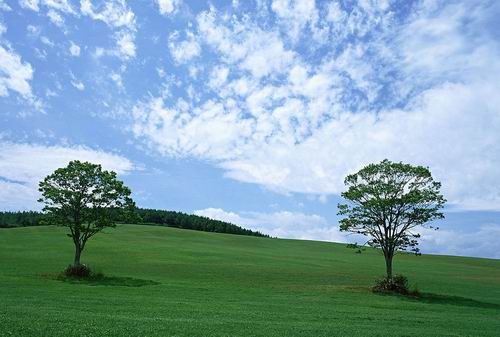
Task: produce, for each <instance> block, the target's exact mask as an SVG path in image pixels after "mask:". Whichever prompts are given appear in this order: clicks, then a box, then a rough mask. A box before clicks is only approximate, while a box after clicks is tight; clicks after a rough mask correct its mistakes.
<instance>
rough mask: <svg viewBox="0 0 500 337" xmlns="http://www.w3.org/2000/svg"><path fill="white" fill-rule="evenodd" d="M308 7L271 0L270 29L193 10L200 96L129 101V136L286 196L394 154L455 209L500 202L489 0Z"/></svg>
mask: <svg viewBox="0 0 500 337" xmlns="http://www.w3.org/2000/svg"><path fill="white" fill-rule="evenodd" d="M313 5H314V3H310V4H309V5H308V6H305V7H301V6H299V5H295V7H294V6H292V7H290V6H289V4H288V2H274V3H273V4H272V6H271V7H270V8H271V10H272V11H274V12H275V14H276V16H277V17H278V22H277V24H276V25H270V24H269V22H270V21H269V20H272V19H271V17H270V16H269V15H270V14H269V13H268V14H266V15H268V16H269V17H268V18H267V19H266V20H261V19H259V18H258V17H257V18H255V19H252V18H250V17H248V16H245V15H244V14H242V15H238V14H237V13H232V15H230V14H229V13H226V12H219V11H218V10H216V9H214V8H212V9H210V10H208V11H206V12H202V13H200V14H199V15H198V17H197V20H196V23H197V26H196V28H197V35H196V36H193V37H192V39H193V40H194V39H196V41H200V43H202V44H203V45H204V46H206V48H208V51H207V52H210V55H212V56H213V57H214V63H213V65H212V66H211V67H210V69H211V72H210V73H208V74H206V75H204V76H201V77H199V81H200V82H204V81H207V78H208V82H209V86H208V87H206V86H205V87H204V86H203V85H202V84H201V83H199V85H200V87H199V88H200V89H201V90H203V91H204V92H205V94H206V96H205V97H208V98H207V99H205V100H202V101H200V103H199V104H196V103H194V102H192V103H191V105H190V106H189V107H188V108H187V109H186V108H184V109H179V106H181V105H180V104H179V103H180V102H181V101H184V100H185V99H184V98H182V97H178V98H177V99H178V101H177V102H176V101H175V99H174V100H172V99H171V98H169V99H168V100H164V99H163V98H162V97H157V98H151V99H148V100H145V101H141V102H139V103H138V104H137V105H136V106H135V108H134V113H133V117H134V119H135V122H134V125H133V127H132V128H131V129H132V130H133V131H134V133H135V135H136V137H137V138H139V139H142V140H143V141H145V142H146V143H147V144H148V145H149V146H151V148H153V149H156V150H158V151H159V152H161V153H163V154H165V155H175V156H178V155H181V156H194V157H197V158H201V159H205V160H210V161H215V163H217V165H218V166H219V167H221V168H223V169H224V170H226V175H227V176H228V177H231V178H234V179H237V180H240V181H245V182H251V183H257V184H260V185H264V186H266V187H268V188H270V189H273V190H277V191H284V192H299V193H313V194H325V195H327V194H338V193H340V192H341V191H342V189H343V184H342V181H343V177H344V176H345V175H346V174H348V173H349V172H352V171H354V170H356V169H359V168H360V167H361V166H362V165H365V164H367V163H369V162H373V161H378V160H381V159H383V158H389V159H392V160H396V161H399V160H402V161H406V162H411V163H414V164H421V165H425V166H429V167H430V168H431V170H432V171H433V172H434V174H435V175H436V177H437V178H438V179H439V180H441V181H442V182H443V188H444V192H445V194H446V197H447V198H448V199H449V201H450V202H451V203H452V204H455V205H457V206H459V207H461V208H463V209H478V208H479V209H481V208H482V209H498V208H499V206H498V205H500V192H499V191H500V185H499V183H498V182H499V181H500V180H499V179H498V170H497V169H496V168H497V167H499V166H500V155H499V154H498V153H497V152H498V151H496V150H495V149H496V148H497V146H495V145H494V144H496V143H499V142H500V138H499V134H498V132H497V130H498V129H500V119H499V115H498V106H500V105H499V103H500V102H499V101H498V95H494V94H493V92H495V91H496V90H497V89H498V81H497V79H496V78H497V77H498V75H499V74H500V61H499V59H500V58H499V57H498V56H499V43H498V40H497V39H496V38H494V37H492V36H491V34H489V33H488V27H486V26H485V25H487V22H488V17H489V16H491V15H492V14H491V13H494V12H496V13H500V10H499V8H498V7H499V6H498V5H497V4H495V2H485V3H461V2H460V3H450V4H448V3H447V4H440V5H433V6H431V5H429V3H427V2H424V3H422V4H417V3H416V4H415V5H414V6H413V7H412V11H411V12H410V14H404V13H396V11H397V10H398V7H397V4H395V5H394V6H392V5H391V2H384V5H383V6H382V5H380V6H378V5H371V4H369V3H365V2H363V3H360V4H359V5H357V6H354V7H353V8H352V9H347V8H344V7H343V6H342V5H338V4H337V5H332V4H330V5H325V6H326V7H325V8H317V7H315V6H313ZM318 6H320V5H318ZM332 6H333V7H332ZM391 6H392V7H391ZM321 9H325V10H321ZM306 14H307V15H306ZM301 15H302V16H301ZM405 15H406V16H405ZM298 17H301V18H302V19H301V20H302V21H300V22H299V21H297V20H298V19H297V18H298ZM271 22H272V21H271ZM297 27H298V28H297ZM339 27H346V29H344V30H343V31H341V30H339ZM190 31H191V29H190V30H189V31H188V32H190ZM290 32H291V34H292V35H293V36H289V35H290V34H289V33H290ZM315 32H316V33H315ZM179 34H180V33H179ZM189 34H190V33H189ZM310 34H312V35H314V34H317V39H316V40H315V39H313V40H314V41H312V40H310V41H309V40H306V39H307V37H308V36H309V35H310ZM318 34H319V35H318ZM174 59H175V55H174ZM224 69H227V72H226V71H225V70H224ZM217 71H219V72H217ZM221 71H222V72H221ZM187 94H188V93H187V92H186V95H187ZM486 153H488V155H485V154H486ZM304 163H307V165H305V164H304ZM471 172H475V173H474V174H472V173H471Z"/></svg>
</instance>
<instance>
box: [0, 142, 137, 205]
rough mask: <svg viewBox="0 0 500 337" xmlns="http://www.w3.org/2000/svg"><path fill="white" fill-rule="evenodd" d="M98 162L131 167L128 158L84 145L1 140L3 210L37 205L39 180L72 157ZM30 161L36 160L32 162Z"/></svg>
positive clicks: (115, 168)
mask: <svg viewBox="0 0 500 337" xmlns="http://www.w3.org/2000/svg"><path fill="white" fill-rule="evenodd" d="M75 159H78V160H82V161H90V162H92V163H96V164H101V165H102V166H103V168H105V169H107V170H113V171H116V172H117V173H119V174H126V173H127V172H130V171H132V170H133V169H134V164H133V163H132V162H131V161H130V160H128V159H127V158H125V157H123V156H120V155H117V154H113V153H109V152H105V151H102V150H96V149H91V148H88V147H85V146H63V145H54V146H47V145H42V144H32V143H12V142H6V141H1V142H0V178H2V179H0V204H1V205H2V209H3V210H9V209H13V210H16V209H17V210H19V209H23V210H27V209H39V208H40V206H39V205H38V204H37V203H36V200H37V199H38V182H39V181H40V180H41V179H43V177H45V176H46V175H48V174H50V173H51V172H52V171H53V170H55V169H57V168H59V167H63V166H66V165H67V164H68V162H69V161H71V160H75ZM33 163H36V165H34V164H33Z"/></svg>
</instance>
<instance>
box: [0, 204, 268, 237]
mask: <svg viewBox="0 0 500 337" xmlns="http://www.w3.org/2000/svg"><path fill="white" fill-rule="evenodd" d="M115 220H116V222H117V223H124V222H134V223H137V224H142V225H155V226H166V227H175V228H183V229H191V230H197V231H204V232H216V233H228V234H237V235H249V236H260V237H268V235H265V234H262V233H260V232H257V231H252V230H249V229H245V228H242V227H240V226H237V225H235V224H232V223H229V222H224V221H219V220H213V219H209V218H206V217H202V216H198V215H194V214H186V213H182V212H175V211H165V210H158V209H147V208H137V209H136V210H135V212H134V220H133V221H125V220H124V219H122V218H121V217H120V216H119V215H118V214H117V215H116V217H115ZM46 224H50V222H49V220H48V218H47V217H46V216H45V214H43V213H42V212H36V211H25V212H0V228H10V227H27V226H39V225H46Z"/></svg>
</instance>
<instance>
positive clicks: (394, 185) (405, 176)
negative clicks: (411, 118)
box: [338, 159, 446, 283]
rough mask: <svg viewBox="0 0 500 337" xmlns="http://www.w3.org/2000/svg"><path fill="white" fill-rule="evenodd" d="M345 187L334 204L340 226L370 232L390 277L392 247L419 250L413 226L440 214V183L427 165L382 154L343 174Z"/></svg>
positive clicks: (417, 251)
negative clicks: (377, 159) (378, 159)
mask: <svg viewBox="0 0 500 337" xmlns="http://www.w3.org/2000/svg"><path fill="white" fill-rule="evenodd" d="M345 185H346V187H347V191H345V192H343V193H342V197H344V198H345V199H346V200H347V203H345V204H339V205H338V208H339V212H338V215H341V216H344V218H343V219H341V220H340V230H341V231H346V232H351V233H356V234H361V235H364V236H367V237H369V240H368V241H367V242H366V244H368V245H369V246H372V247H377V248H381V249H382V252H383V253H384V257H385V264H386V272H387V280H388V281H389V283H391V282H392V280H393V273H392V260H393V257H394V254H395V253H396V252H397V251H408V250H409V251H413V252H415V253H416V254H419V253H420V252H419V249H418V247H417V245H418V241H417V239H418V238H419V237H420V234H419V233H417V232H416V230H418V228H422V227H427V228H433V229H438V228H437V227H433V226H431V225H429V223H430V222H431V221H433V220H436V219H442V218H444V216H443V214H442V213H441V212H440V209H441V208H442V207H443V206H444V203H445V202H446V200H445V199H444V197H443V196H442V195H441V193H440V188H441V184H440V183H439V182H437V181H434V179H433V178H432V175H431V172H430V171H429V169H428V168H425V167H422V166H412V165H409V164H403V163H393V162H391V161H389V160H387V159H386V160H383V161H382V162H380V163H378V164H370V165H368V166H366V167H364V168H363V169H361V170H360V171H359V172H357V173H355V174H351V175H348V176H347V177H346V179H345Z"/></svg>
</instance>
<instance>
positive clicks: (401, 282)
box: [372, 275, 416, 295]
mask: <svg viewBox="0 0 500 337" xmlns="http://www.w3.org/2000/svg"><path fill="white" fill-rule="evenodd" d="M372 291H373V292H376V293H385V292H393V293H398V294H402V295H410V294H411V295H416V293H412V292H410V290H409V287H408V278H407V277H406V276H403V275H395V276H394V277H393V278H392V279H387V278H386V277H384V278H382V279H379V280H377V281H376V282H375V286H373V288H372Z"/></svg>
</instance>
